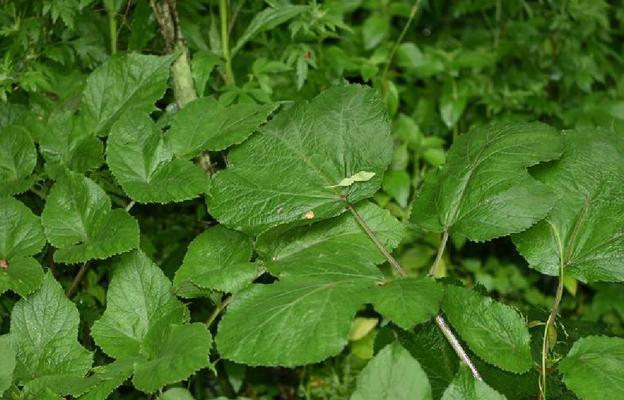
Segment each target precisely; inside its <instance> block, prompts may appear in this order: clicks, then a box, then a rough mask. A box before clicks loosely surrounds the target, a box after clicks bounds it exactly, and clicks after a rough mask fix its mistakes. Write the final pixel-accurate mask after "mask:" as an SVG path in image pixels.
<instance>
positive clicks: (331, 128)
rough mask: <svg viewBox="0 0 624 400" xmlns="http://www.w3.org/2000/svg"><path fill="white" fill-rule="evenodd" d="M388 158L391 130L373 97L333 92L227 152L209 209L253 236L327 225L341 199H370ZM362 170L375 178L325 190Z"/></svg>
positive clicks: (360, 89) (362, 90)
mask: <svg viewBox="0 0 624 400" xmlns="http://www.w3.org/2000/svg"><path fill="white" fill-rule="evenodd" d="M371 143H375V145H374V146H371ZM391 159H392V138H391V136H390V125H389V124H388V120H387V117H386V114H385V112H384V106H383V101H382V99H381V98H380V96H379V95H378V94H377V92H376V91H374V90H373V89H371V88H367V87H364V86H358V85H343V86H336V87H333V88H331V89H328V90H326V91H324V92H323V93H321V94H320V95H319V96H317V97H315V98H314V99H313V100H312V101H310V102H302V103H299V104H295V105H293V106H292V107H290V108H288V109H286V110H283V111H282V112H280V113H278V114H277V115H276V116H275V117H274V118H273V119H272V120H271V121H270V122H269V123H267V124H266V125H265V126H264V127H262V128H261V129H260V132H259V133H258V134H256V135H254V136H252V137H251V138H250V139H249V140H247V141H246V142H244V143H243V144H242V145H240V146H239V147H237V148H235V149H233V150H232V151H231V153H230V155H229V163H230V165H229V167H228V168H227V169H226V170H224V171H221V172H220V173H218V174H216V175H215V176H214V177H213V185H212V186H211V190H210V192H209V196H208V208H209V210H210V213H211V214H212V215H213V216H214V217H215V218H217V219H218V220H219V221H221V222H222V223H224V224H226V225H228V226H231V227H233V228H235V229H237V230H242V231H245V232H249V233H256V234H257V233H260V232H263V231H266V230H267V229H269V228H271V227H274V226H277V225H280V224H286V223H291V222H296V223H298V224H302V223H305V222H313V221H314V220H319V219H326V218H330V217H333V216H336V215H338V214H341V213H342V212H344V211H345V200H347V201H349V202H351V203H356V202H358V201H359V200H362V199H364V198H367V197H370V196H372V195H373V194H374V193H375V192H376V191H377V189H379V186H380V184H381V180H382V178H383V171H384V170H385V169H386V168H387V166H388V165H389V163H390V161H391ZM360 171H369V172H373V173H375V176H374V177H372V179H370V180H369V181H367V182H358V183H356V184H354V185H352V186H350V187H348V188H340V187H328V186H335V185H336V184H338V183H340V182H341V181H342V180H343V179H344V178H348V177H350V176H353V175H354V174H356V173H357V172H360Z"/></svg>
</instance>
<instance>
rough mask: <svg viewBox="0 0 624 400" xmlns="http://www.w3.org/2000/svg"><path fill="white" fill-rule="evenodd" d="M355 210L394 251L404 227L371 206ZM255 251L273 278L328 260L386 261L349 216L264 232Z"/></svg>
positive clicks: (388, 213) (370, 204)
mask: <svg viewBox="0 0 624 400" xmlns="http://www.w3.org/2000/svg"><path fill="white" fill-rule="evenodd" d="M356 210H357V212H358V213H359V214H360V215H361V217H362V218H363V219H364V220H365V221H366V223H367V224H368V225H369V227H370V228H371V229H372V231H373V232H374V233H375V235H376V236H377V237H378V238H379V240H380V241H381V242H382V243H383V244H384V246H385V247H386V248H387V249H389V250H392V249H394V248H395V247H396V246H397V245H398V244H399V242H400V241H401V240H402V239H403V238H404V237H405V235H406V230H405V227H404V226H403V224H401V223H400V222H399V221H397V220H396V218H394V217H393V216H392V215H391V214H390V212H388V211H387V210H384V209H381V208H380V207H378V206H376V205H374V204H372V203H370V202H362V203H360V204H358V205H357V206H356ZM256 251H258V253H260V254H261V255H262V256H263V257H264V258H265V260H266V263H267V268H269V270H270V271H271V272H273V273H275V274H279V273H281V272H283V271H288V272H289V273H297V271H298V270H301V269H305V268H307V267H308V266H309V265H311V264H315V263H319V262H331V260H330V259H339V260H340V259H343V260H351V261H353V262H361V263H363V264H368V263H374V264H381V263H382V262H384V261H385V260H386V259H385V257H384V256H383V254H381V252H380V251H379V249H377V247H376V246H375V244H374V243H373V242H372V241H371V239H370V238H369V237H368V236H367V235H366V233H365V232H364V231H363V230H362V228H361V227H360V226H359V225H358V223H357V221H356V220H355V218H354V217H353V216H352V215H351V214H344V215H341V216H339V217H336V218H333V219H330V220H327V221H321V222H318V223H315V224H313V225H311V226H309V227H295V228H291V229H287V227H284V228H282V227H278V228H276V229H273V230H270V231H267V232H266V233H264V234H262V235H260V236H259V237H258V240H257V243H256Z"/></svg>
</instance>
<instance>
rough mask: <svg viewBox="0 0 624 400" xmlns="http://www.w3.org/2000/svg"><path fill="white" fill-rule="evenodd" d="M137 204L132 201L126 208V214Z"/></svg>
mask: <svg viewBox="0 0 624 400" xmlns="http://www.w3.org/2000/svg"><path fill="white" fill-rule="evenodd" d="M135 204H136V202H135V201H134V200H131V201H130V203H128V205H127V206H126V212H128V211H130V210H131V209H132V207H134V205H135Z"/></svg>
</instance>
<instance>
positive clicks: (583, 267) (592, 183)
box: [513, 129, 624, 282]
mask: <svg viewBox="0 0 624 400" xmlns="http://www.w3.org/2000/svg"><path fill="white" fill-rule="evenodd" d="M563 137H564V140H565V152H564V155H563V157H562V158H561V160H559V161H557V162H555V163H550V164H546V165H544V166H541V167H540V168H539V169H537V171H536V172H535V176H536V177H537V179H539V180H540V181H542V182H544V183H545V184H546V185H547V186H548V187H550V188H551V189H552V191H553V192H555V193H557V196H558V201H557V202H556V205H555V207H554V208H553V210H552V211H551V212H550V214H549V215H548V216H547V217H546V219H545V220H544V221H542V222H540V223H539V224H537V225H536V226H534V227H533V228H531V229H529V230H528V231H526V232H523V233H521V234H518V235H515V236H514V237H513V240H514V243H515V244H516V247H517V248H518V251H519V252H520V253H521V254H522V255H523V256H524V257H525V258H526V259H527V261H528V262H529V265H530V266H531V267H532V268H535V269H536V270H538V271H540V272H542V273H545V274H548V275H559V267H560V264H562V265H563V266H564V268H565V271H566V274H568V273H569V274H571V275H572V276H574V277H575V278H577V279H580V280H582V281H585V282H592V281H618V282H621V281H624V267H623V263H624V185H623V184H622V182H624V135H621V134H618V133H616V132H608V131H601V130H595V129H592V130H575V131H569V132H565V133H564V135H563Z"/></svg>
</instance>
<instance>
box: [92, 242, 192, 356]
mask: <svg viewBox="0 0 624 400" xmlns="http://www.w3.org/2000/svg"><path fill="white" fill-rule="evenodd" d="M113 268H114V273H113V278H112V279H111V283H110V285H109V287H108V292H107V295H106V311H104V314H103V315H102V318H100V319H99V320H97V321H96V322H95V323H94V324H93V328H92V329H91V335H92V336H93V339H94V340H95V343H97V345H98V346H100V348H101V349H102V350H103V351H104V352H105V353H106V354H108V355H109V356H111V357H113V358H129V357H137V356H139V355H140V352H141V345H142V343H143V342H144V340H145V337H146V335H147V334H148V332H149V331H150V330H151V329H155V327H156V326H157V325H160V326H161V327H162V326H166V325H168V324H181V323H185V322H186V321H188V318H189V316H188V310H187V309H186V306H185V305H184V304H183V303H182V302H180V301H179V300H177V299H176V297H175V295H174V294H173V291H172V288H171V283H170V282H169V280H168V279H167V277H166V276H165V274H164V273H163V272H162V270H161V269H160V268H158V267H157V266H156V265H155V264H154V263H153V262H152V261H151V260H150V259H149V258H148V257H147V256H146V255H144V254H143V253H141V252H139V251H133V252H131V253H128V254H125V255H123V256H121V258H119V259H118V260H117V261H116V262H115V264H114V266H113Z"/></svg>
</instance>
